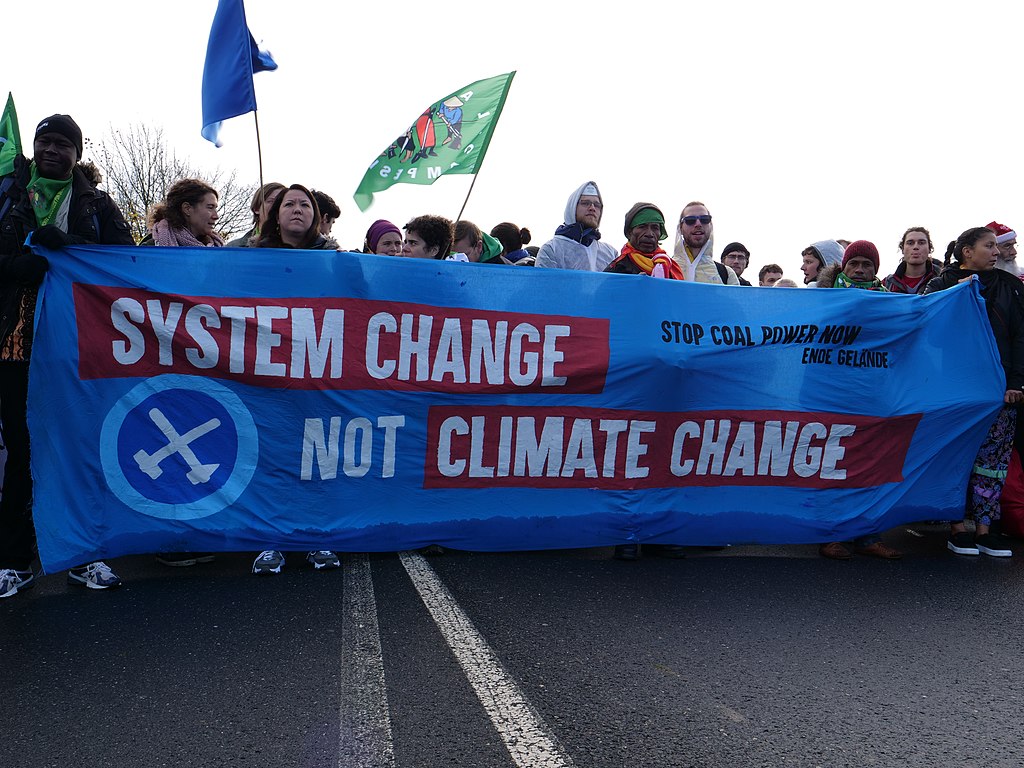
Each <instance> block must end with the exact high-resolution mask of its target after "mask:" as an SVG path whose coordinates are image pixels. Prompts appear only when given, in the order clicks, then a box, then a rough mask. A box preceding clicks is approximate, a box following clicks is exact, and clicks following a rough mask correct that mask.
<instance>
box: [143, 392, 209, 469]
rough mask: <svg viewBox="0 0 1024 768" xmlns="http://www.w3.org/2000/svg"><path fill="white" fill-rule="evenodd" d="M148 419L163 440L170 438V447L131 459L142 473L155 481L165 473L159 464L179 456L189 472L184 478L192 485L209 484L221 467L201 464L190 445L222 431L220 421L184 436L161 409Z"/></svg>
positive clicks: (205, 425)
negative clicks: (212, 433) (219, 428)
mask: <svg viewBox="0 0 1024 768" xmlns="http://www.w3.org/2000/svg"><path fill="white" fill-rule="evenodd" d="M149 418H150V419H151V420H152V421H153V423H154V424H156V426H157V428H158V429H159V430H160V431H161V432H162V433H163V435H164V437H166V438H167V445H165V446H164V447H163V448H161V449H159V450H158V451H155V452H153V453H146V452H145V451H143V450H139V451H136V452H135V455H134V456H133V457H132V458H134V459H135V463H136V464H138V465H139V469H141V470H142V471H143V472H145V473H146V474H147V475H149V476H150V477H151V478H153V479H154V480H156V479H157V478H158V477H160V475H162V474H163V470H162V469H160V462H162V461H163V460H164V459H166V458H168V457H170V456H173V455H174V454H176V453H177V454H180V455H181V458H183V459H184V460H185V463H186V464H188V467H189V471H188V473H187V474H186V475H185V477H187V478H188V481H189V482H190V483H192V485H199V484H200V483H205V482H208V481H209V479H210V477H211V476H212V475H213V473H214V472H216V471H217V468H218V467H219V466H220V464H201V463H200V462H199V459H197V458H196V455H195V453H193V452H192V449H191V448H190V447H189V444H190V443H192V442H193V441H195V440H198V439H199V438H200V437H202V436H203V435H205V434H206V433H208V432H212V431H213V430H215V429H216V428H217V427H219V426H220V419H210V420H209V421H207V422H206V423H204V424H200V425H199V426H198V427H196V428H195V429H190V430H189V431H188V432H186V433H185V434H184V435H179V434H178V431H177V430H176V429H175V428H174V427H173V426H171V422H169V421H168V420H167V417H166V416H164V415H163V413H161V412H160V409H159V408H152V409H150V411H149Z"/></svg>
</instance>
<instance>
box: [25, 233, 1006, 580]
mask: <svg viewBox="0 0 1024 768" xmlns="http://www.w3.org/2000/svg"><path fill="white" fill-rule="evenodd" d="M40 252H41V253H43V254H44V255H46V256H47V257H48V258H49V259H50V264H51V268H50V271H49V273H48V275H47V277H46V280H45V282H44V284H43V290H42V292H41V294H40V300H39V306H38V310H37V317H36V337H35V343H34V347H33V354H32V366H31V373H30V395H29V426H30V430H31V435H32V472H33V476H34V478H35V498H34V514H35V523H36V529H37V533H38V540H39V550H40V557H41V559H42V562H43V565H44V567H45V568H46V569H47V570H51V571H52V570H54V569H58V568H63V567H67V566H70V565H75V564H78V563H81V562H86V561H90V560H93V559H98V558H109V557H114V556H116V555H121V554H131V553H145V552H157V551H246V550H252V551H257V550H261V549H267V548H273V549H283V550H312V549H334V550H338V551H342V552H345V551H391V550H400V549H409V548H416V547H421V546H424V545H427V544H430V543H438V544H442V545H445V546H449V547H454V548H458V549H468V550H480V551H496V550H514V549H541V548H553V547H589V546H600V545H611V544H617V543H625V542H629V541H640V542H662V543H676V544H725V543H754V542H759V543H801V542H821V541H836V540H848V539H850V538H853V537H856V536H859V535H863V534H866V533H870V532H873V531H880V530H884V529H886V528H890V527H892V526H895V525H897V524H899V523H904V522H911V521H915V520H925V519H928V520H931V519H958V518H960V517H961V516H962V514H963V505H964V498H965V488H966V482H967V476H968V473H969V470H970V467H971V465H972V463H973V459H974V456H975V453H976V451H977V448H978V446H979V445H980V443H981V441H982V439H983V438H984V435H985V433H986V430H987V429H988V426H989V424H990V423H991V422H992V420H993V418H994V416H995V414H996V412H997V411H998V409H999V407H1000V404H1001V402H1002V395H1003V391H1004V384H1003V374H1002V369H1001V367H1000V365H999V360H998V355H997V352H996V348H995V343H994V341H993V340H992V337H991V333H990V332H989V329H988V323H987V319H986V316H985V310H984V305H983V302H982V300H981V298H980V295H979V292H978V290H977V287H976V286H974V285H970V284H965V285H962V286H958V287H956V288H954V289H951V290H949V291H946V292H943V293H940V294H937V295H934V296H925V297H919V296H902V295H889V294H880V293H875V292H869V291H858V290H796V289H771V290H767V289H752V288H751V289H747V288H736V287H725V286H710V285H697V284H691V283H684V282H676V281H671V280H656V279H648V278H645V277H639V276H627V275H603V274H590V273H581V272H567V271H558V270H540V269H519V268H509V267H495V266H489V265H478V264H465V263H453V262H436V261H420V260H416V259H400V258H391V257H384V256H368V255H361V254H349V253H335V252H333V251H326V252H325V251H281V250H270V249H255V248H245V249H229V248H218V249H216V250H212V249H209V248H202V249H190V248H129V247H72V248H68V249H66V250H64V251H60V252H51V251H46V250H45V249H41V250H40ZM965 339H969V340H970V343H964V341H963V340H965Z"/></svg>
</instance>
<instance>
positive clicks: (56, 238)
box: [29, 224, 72, 251]
mask: <svg viewBox="0 0 1024 768" xmlns="http://www.w3.org/2000/svg"><path fill="white" fill-rule="evenodd" d="M29 242H30V243H31V244H32V245H41V246H43V248H49V249H50V250H51V251H56V250H57V249H58V248H63V247H64V246H66V245H72V239H71V238H70V237H68V235H67V233H66V232H64V231H63V230H62V229H61V228H60V227H55V226H53V225H52V224H49V225H47V226H45V227H40V228H39V229H37V230H35V231H34V232H33V233H32V235H31V237H30V238H29Z"/></svg>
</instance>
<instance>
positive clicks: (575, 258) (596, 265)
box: [534, 181, 619, 272]
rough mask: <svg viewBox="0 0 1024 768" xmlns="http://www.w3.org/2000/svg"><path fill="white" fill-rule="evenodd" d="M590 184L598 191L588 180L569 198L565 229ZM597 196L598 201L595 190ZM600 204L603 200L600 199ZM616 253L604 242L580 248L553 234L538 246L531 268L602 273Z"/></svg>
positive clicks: (569, 239) (580, 245)
mask: <svg viewBox="0 0 1024 768" xmlns="http://www.w3.org/2000/svg"><path fill="white" fill-rule="evenodd" d="M590 185H593V187H594V189H598V187H597V184H595V183H594V182H592V181H588V182H586V183H585V184H581V185H580V186H579V188H578V189H577V190H576V191H575V192H573V193H572V195H570V197H569V202H568V203H566V205H565V216H564V222H565V226H567V227H569V226H572V225H573V224H575V223H576V206H577V205H578V204H579V201H580V198H581V197H582V196H583V190H585V189H586V188H587V187H588V186H590ZM597 196H598V198H599V199H601V191H600V190H599V189H598V192H597ZM601 202H602V203H603V202H604V200H603V199H602V200H601ZM618 255H619V252H618V251H617V250H615V248H614V247H613V246H611V245H608V243H602V242H601V241H600V240H594V241H593V242H592V243H590V245H583V244H582V243H578V242H576V241H575V240H573V239H572V238H569V237H564V236H562V235H555V236H554V237H553V238H551V239H550V240H548V241H547V242H546V243H544V245H542V246H541V247H540V250H539V251H538V252H537V262H536V264H535V265H534V266H537V267H550V268H553V269H580V270H584V271H588V272H603V271H604V268H605V267H607V266H608V265H609V264H611V263H612V261H613V260H614V259H615V257H616V256H618Z"/></svg>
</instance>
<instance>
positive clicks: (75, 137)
mask: <svg viewBox="0 0 1024 768" xmlns="http://www.w3.org/2000/svg"><path fill="white" fill-rule="evenodd" d="M41 133H59V134H60V135H61V136H63V137H64V138H66V139H67V140H68V141H70V142H71V143H72V144H74V145H75V149H76V150H77V151H78V157H77V158H76V159H78V160H81V159H82V129H81V128H79V127H78V123H76V122H75V121H74V120H73V119H72V118H71V115H50V116H49V117H46V118H43V119H42V120H41V121H40V122H39V125H37V126H36V137H38V136H39V134H41Z"/></svg>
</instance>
